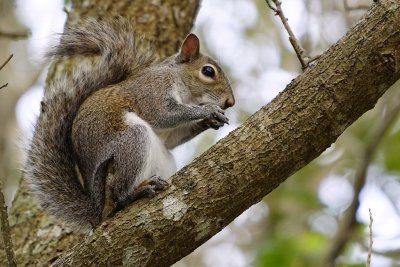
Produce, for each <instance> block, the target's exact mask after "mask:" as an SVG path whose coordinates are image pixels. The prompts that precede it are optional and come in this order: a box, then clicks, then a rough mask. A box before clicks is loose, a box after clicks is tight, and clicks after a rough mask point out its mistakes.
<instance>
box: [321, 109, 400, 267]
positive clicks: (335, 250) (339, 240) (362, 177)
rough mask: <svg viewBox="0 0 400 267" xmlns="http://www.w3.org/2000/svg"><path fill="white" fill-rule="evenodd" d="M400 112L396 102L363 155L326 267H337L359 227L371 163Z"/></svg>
mask: <svg viewBox="0 0 400 267" xmlns="http://www.w3.org/2000/svg"><path fill="white" fill-rule="evenodd" d="M399 112H400V103H399V102H396V104H395V106H394V107H393V108H392V109H391V110H389V111H388V112H387V114H386V116H385V118H384V119H383V120H382V121H381V123H380V125H378V126H377V128H376V132H375V133H374V134H373V136H372V139H371V142H370V143H369V145H368V146H367V148H366V149H365V151H364V153H363V155H362V160H361V165H360V167H359V168H358V170H357V171H356V174H355V181H354V196H353V200H352V202H351V204H350V206H349V208H348V209H347V211H346V215H345V217H344V219H343V223H342V224H341V225H340V227H339V229H338V231H337V234H336V237H335V238H334V241H333V242H332V246H331V248H330V249H329V251H328V254H327V257H326V260H325V266H329V267H331V266H335V261H336V258H337V257H338V256H339V255H340V254H341V252H342V251H343V249H344V247H345V245H346V243H347V242H348V240H349V239H350V237H351V234H352V233H353V232H354V231H353V230H354V228H355V227H356V226H357V220H356V212H357V209H358V207H359V204H360V203H359V196H360V193H361V190H362V188H363V187H364V185H365V182H366V176H367V170H368V166H369V163H370V161H371V159H372V156H373V155H374V152H375V151H376V149H377V147H378V145H379V142H380V141H381V140H382V138H383V137H384V135H385V133H386V131H387V130H388V129H389V127H390V125H391V124H392V123H393V121H394V120H395V119H396V118H397V116H398V114H399Z"/></svg>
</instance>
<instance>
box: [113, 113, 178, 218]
mask: <svg viewBox="0 0 400 267" xmlns="http://www.w3.org/2000/svg"><path fill="white" fill-rule="evenodd" d="M132 116H133V115H132ZM135 116H136V115H135ZM136 119H137V120H136V121H135V124H134V123H133V121H130V123H129V127H128V128H127V129H126V130H124V131H121V132H119V133H118V134H117V136H116V138H115V140H118V141H116V142H115V144H114V149H113V150H114V151H113V152H114V153H113V155H114V157H113V159H114V170H115V172H114V177H113V180H112V181H110V189H111V194H112V197H113V200H114V203H115V205H116V208H115V211H117V210H120V209H122V208H124V207H125V206H127V205H129V204H130V203H132V202H133V201H135V200H137V199H139V198H142V197H148V196H149V197H151V196H154V194H155V192H156V191H160V190H163V189H165V188H166V187H167V186H168V182H167V181H166V180H165V179H167V178H169V176H170V175H171V174H172V173H171V174H169V175H168V176H167V175H166V174H165V171H164V169H165V167H164V166H165V165H167V166H168V164H165V162H167V163H168V161H170V160H171V159H169V158H168V157H167V158H165V157H162V155H167V154H168V155H170V154H169V152H168V151H167V150H166V149H165V147H164V146H163V144H162V143H161V142H160V140H159V139H158V138H157V136H156V135H155V133H154V132H153V130H152V129H151V127H150V126H149V125H148V124H146V123H144V122H143V121H141V119H140V118H139V117H137V118H136ZM165 153H167V154H165ZM160 155H161V156H160ZM171 158H172V156H171ZM160 166H162V167H163V168H160ZM167 169H168V168H167Z"/></svg>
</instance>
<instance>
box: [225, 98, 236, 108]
mask: <svg viewBox="0 0 400 267" xmlns="http://www.w3.org/2000/svg"><path fill="white" fill-rule="evenodd" d="M233 105H235V99H234V98H233V97H229V98H228V99H227V100H225V105H224V109H227V108H230V107H233Z"/></svg>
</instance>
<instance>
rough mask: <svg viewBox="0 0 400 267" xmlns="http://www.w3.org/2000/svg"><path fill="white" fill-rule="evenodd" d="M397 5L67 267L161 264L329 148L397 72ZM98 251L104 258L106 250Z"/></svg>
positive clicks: (386, 0)
mask: <svg viewBox="0 0 400 267" xmlns="http://www.w3.org/2000/svg"><path fill="white" fill-rule="evenodd" d="M399 12H400V6H399V5H398V1H397V0H381V1H379V3H378V4H376V5H375V6H374V8H373V9H372V10H370V12H369V13H368V14H367V15H366V16H365V17H364V18H363V19H362V20H361V21H360V22H359V23H358V24H357V25H356V26H355V27H353V29H352V30H351V31H350V32H349V33H348V34H347V35H346V36H345V37H344V38H342V39H341V40H340V41H339V42H338V43H337V44H336V45H334V46H333V47H331V48H330V49H329V50H328V51H327V52H326V53H325V54H324V55H322V57H321V58H320V60H319V61H318V63H317V64H316V65H315V66H313V67H310V68H308V69H307V70H306V71H305V72H304V73H303V74H302V75H301V76H299V77H297V78H296V79H295V80H294V81H292V82H291V83H290V84H289V85H288V86H287V87H286V89H285V90H284V91H283V92H282V93H281V94H279V95H278V97H276V98H275V99H274V100H273V101H272V102H271V103H269V104H268V105H267V106H265V107H264V108H262V109H261V110H260V111H258V112H257V113H256V114H254V115H253V116H252V117H251V118H249V119H248V120H247V121H246V122H245V123H244V124H243V125H242V126H241V127H239V128H238V129H236V130H235V131H233V132H232V133H231V134H230V135H229V136H228V137H227V138H225V139H223V140H221V141H220V142H218V143H217V144H216V145H215V146H213V147H212V148H211V149H210V150H208V151H207V152H205V153H204V154H203V155H202V156H201V157H199V158H197V159H196V160H194V161H193V163H191V164H190V165H189V166H187V167H186V168H184V169H182V170H181V171H180V172H178V173H177V174H176V175H174V179H173V185H172V187H171V188H169V189H168V190H167V191H164V192H162V193H160V194H158V195H157V196H156V197H155V198H153V199H150V200H149V199H142V200H139V201H137V202H136V203H134V204H133V205H131V206H130V207H129V208H127V209H125V210H123V211H121V212H120V213H118V214H117V215H116V216H115V217H114V218H112V219H110V220H108V221H106V222H104V223H103V224H102V225H101V226H100V227H99V229H97V230H96V231H95V232H94V234H93V235H92V236H90V237H89V238H88V239H86V240H85V241H84V242H83V243H81V244H79V245H78V246H76V247H75V248H74V249H73V250H71V251H69V252H68V253H66V254H65V255H64V257H62V258H61V259H60V260H59V261H58V263H64V264H66V265H71V266H87V265H96V266H104V265H119V264H125V265H129V266H169V265H171V264H172V263H174V262H176V261H177V260H179V259H181V258H182V257H184V256H185V255H187V254H189V253H190V252H192V251H193V250H194V249H195V248H197V247H198V246H200V245H201V244H202V243H204V242H205V241H207V240H208V239H209V238H210V237H212V236H213V235H214V234H216V233H217V232H219V231H220V230H221V229H222V228H223V227H225V226H226V225H227V224H229V223H230V222H231V221H232V220H233V219H234V218H236V217H237V216H238V215H239V214H241V213H242V212H243V211H245V210H246V209H247V208H249V207H250V206H251V205H253V204H254V203H257V202H258V201H260V200H261V199H262V198H263V197H264V196H265V195H267V194H268V193H269V192H271V191H273V190H274V189H275V188H276V187H278V186H279V184H280V183H282V182H283V181H285V180H286V179H287V178H288V177H289V176H290V175H292V174H293V173H294V172H295V171H297V170H299V169H300V168H302V167H303V166H305V165H306V164H307V163H309V162H310V161H311V160H313V159H314V158H315V157H317V156H318V155H319V154H320V153H322V152H323V151H324V150H325V149H326V148H327V147H329V146H330V145H331V144H332V143H333V142H334V141H335V140H336V139H337V137H338V136H339V135H340V134H341V133H342V132H343V131H344V130H345V129H346V128H347V127H348V126H349V125H351V124H352V123H353V122H354V121H355V120H356V119H357V118H358V117H360V116H361V115H362V114H363V113H364V112H366V111H367V110H369V109H371V108H372V107H373V106H374V105H375V103H376V101H377V100H378V99H379V98H380V96H381V95H382V94H383V93H384V92H385V91H386V90H387V89H388V88H389V87H390V86H391V85H392V84H393V83H394V82H395V81H397V80H398V79H399V77H400V67H399V66H400V49H399V45H400V28H399V27H398V25H399V24H400V16H398V14H399ZM104 255H106V256H104Z"/></svg>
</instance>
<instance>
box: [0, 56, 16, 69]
mask: <svg viewBox="0 0 400 267" xmlns="http://www.w3.org/2000/svg"><path fill="white" fill-rule="evenodd" d="M13 56H14V55H13V54H11V55H10V56H9V57H8V58H7V59H6V61H4V63H3V64H2V65H1V66H0V70H2V69H3V68H4V66H5V65H7V63H8V62H9V61H10V60H11V58H12V57H13Z"/></svg>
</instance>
